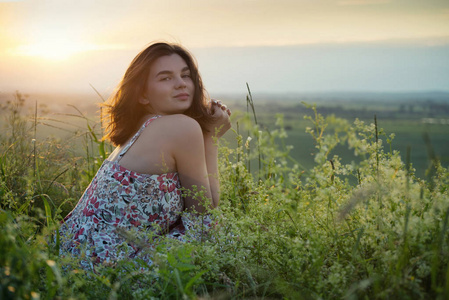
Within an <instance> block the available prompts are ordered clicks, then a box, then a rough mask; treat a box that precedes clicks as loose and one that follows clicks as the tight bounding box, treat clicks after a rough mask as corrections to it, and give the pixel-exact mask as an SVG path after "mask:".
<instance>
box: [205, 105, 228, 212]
mask: <svg viewBox="0 0 449 300" xmlns="http://www.w3.org/2000/svg"><path fill="white" fill-rule="evenodd" d="M210 110H211V114H212V115H213V117H214V121H213V122H212V124H210V125H209V127H208V130H209V132H205V133H204V149H205V157H206V166H207V174H208V176H209V183H210V189H211V194H212V206H213V207H217V206H218V204H219V200H220V181H219V178H218V143H219V138H220V137H222V136H223V135H224V134H225V133H226V131H228V130H229V128H231V122H230V121H229V117H230V115H231V111H230V110H229V109H228V108H227V107H226V105H222V104H221V101H216V100H213V101H211V108H210Z"/></svg>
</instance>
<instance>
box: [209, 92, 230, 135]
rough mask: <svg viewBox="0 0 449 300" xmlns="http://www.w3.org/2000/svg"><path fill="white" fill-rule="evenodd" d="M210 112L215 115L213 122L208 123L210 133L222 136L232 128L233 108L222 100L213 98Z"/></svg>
mask: <svg viewBox="0 0 449 300" xmlns="http://www.w3.org/2000/svg"><path fill="white" fill-rule="evenodd" d="M210 114H211V115H212V117H213V120H212V123H211V124H209V125H208V128H207V129H208V130H209V132H208V133H207V134H208V135H211V136H215V137H217V138H220V137H222V136H223V135H224V134H225V133H226V131H228V130H229V129H230V128H231V121H230V120H229V117H230V116H231V110H230V109H229V108H228V107H227V106H226V105H225V104H223V103H221V101H220V100H215V99H212V100H211V103H210Z"/></svg>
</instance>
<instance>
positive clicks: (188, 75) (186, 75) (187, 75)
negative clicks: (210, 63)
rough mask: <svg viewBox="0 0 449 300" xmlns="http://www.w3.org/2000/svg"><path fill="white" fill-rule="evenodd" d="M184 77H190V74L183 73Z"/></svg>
mask: <svg viewBox="0 0 449 300" xmlns="http://www.w3.org/2000/svg"><path fill="white" fill-rule="evenodd" d="M182 78H190V74H184V75H182Z"/></svg>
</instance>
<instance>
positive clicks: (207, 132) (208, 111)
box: [60, 43, 231, 267]
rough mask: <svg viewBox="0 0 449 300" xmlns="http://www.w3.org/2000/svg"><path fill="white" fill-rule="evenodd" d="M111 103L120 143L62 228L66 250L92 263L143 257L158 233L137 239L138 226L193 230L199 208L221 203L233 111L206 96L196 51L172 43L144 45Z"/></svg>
mask: <svg viewBox="0 0 449 300" xmlns="http://www.w3.org/2000/svg"><path fill="white" fill-rule="evenodd" d="M106 108H107V111H108V115H107V119H106V123H107V135H106V138H107V139H109V140H110V141H111V142H112V143H113V144H114V145H115V146H117V147H116V149H115V150H114V151H113V153H112V154H111V155H110V156H109V158H108V159H107V160H105V161H104V163H103V165H102V166H101V167H100V169H99V170H98V172H97V174H96V176H95V177H94V179H93V180H92V182H91V184H90V185H89V187H88V188H87V189H86V191H85V192H84V194H83V196H82V197H81V199H80V201H79V202H78V204H77V205H76V207H75V208H74V209H73V211H72V212H71V213H70V214H69V215H68V216H67V217H66V218H65V219H64V221H63V224H62V226H61V228H60V234H61V253H71V254H72V255H80V254H81V253H85V254H86V256H87V257H90V258H91V259H90V261H86V262H85V263H86V264H87V265H91V262H93V263H99V262H102V261H116V260H118V259H124V258H127V257H130V258H133V257H136V256H140V254H141V252H145V251H143V248H145V246H150V247H151V245H152V242H153V240H145V241H142V240H140V241H139V242H136V243H134V242H133V241H130V239H129V238H127V237H126V236H127V235H128V234H130V233H133V232H134V233H135V232H141V233H146V232H151V233H153V234H156V235H169V236H171V237H175V238H179V239H182V238H183V237H184V235H185V234H187V233H188V232H189V230H191V231H193V230H194V229H193V228H192V227H194V225H195V224H194V223H195V220H198V218H195V216H196V214H197V213H201V212H204V211H206V210H207V209H210V208H215V207H217V206H218V202H219V188H220V187H219V181H218V166H217V164H218V163H217V143H218V138H220V137H221V136H222V135H223V134H224V133H225V132H226V131H227V130H228V129H229V128H230V121H229V116H230V115H231V112H230V110H229V109H228V108H227V107H226V105H223V104H222V103H221V102H220V101H215V100H212V101H208V100H207V99H206V95H205V91H204V89H203V84H202V81H201V77H200V74H199V72H198V69H197V66H196V64H195V62H194V60H193V58H192V56H191V55H190V54H189V53H188V52H187V51H186V50H185V49H183V48H182V47H181V46H179V45H174V44H167V43H155V44H152V45H150V46H149V47H147V48H146V49H145V50H143V51H142V52H140V53H139V54H138V55H137V56H136V57H135V58H134V60H133V61H132V62H131V64H130V66H129V67H128V69H127V71H126V73H125V75H124V77H123V79H122V80H121V82H120V83H119V85H118V87H117V89H116V91H115V92H114V93H113V95H112V96H111V97H110V99H109V101H108V103H107V104H106ZM183 190H185V191H187V193H186V192H183ZM188 191H192V192H194V191H200V194H201V193H202V194H203V197H197V196H192V195H193V194H195V193H189V192H188ZM197 194H198V193H197ZM202 219H203V218H202ZM206 223H207V222H206ZM201 225H202V226H204V224H201ZM206 225H207V224H206ZM137 244H138V245H137ZM142 245H144V246H143V247H142ZM143 258H144V259H145V257H143ZM148 262H151V259H150V258H148ZM87 265H86V267H87Z"/></svg>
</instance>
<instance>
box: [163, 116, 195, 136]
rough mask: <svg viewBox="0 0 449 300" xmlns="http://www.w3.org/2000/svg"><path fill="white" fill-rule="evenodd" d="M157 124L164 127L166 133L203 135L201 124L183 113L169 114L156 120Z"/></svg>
mask: <svg viewBox="0 0 449 300" xmlns="http://www.w3.org/2000/svg"><path fill="white" fill-rule="evenodd" d="M156 121H157V122H155V124H156V123H157V124H158V127H160V128H163V129H164V133H165V134H170V135H177V136H186V135H187V136H191V135H198V134H201V135H202V131H201V126H200V124H199V123H198V122H197V121H196V120H195V119H193V118H191V117H189V116H186V115H183V114H175V115H167V116H163V117H161V118H158V119H157V120H156Z"/></svg>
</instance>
